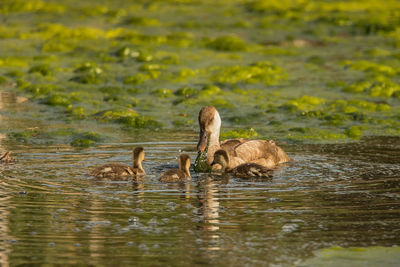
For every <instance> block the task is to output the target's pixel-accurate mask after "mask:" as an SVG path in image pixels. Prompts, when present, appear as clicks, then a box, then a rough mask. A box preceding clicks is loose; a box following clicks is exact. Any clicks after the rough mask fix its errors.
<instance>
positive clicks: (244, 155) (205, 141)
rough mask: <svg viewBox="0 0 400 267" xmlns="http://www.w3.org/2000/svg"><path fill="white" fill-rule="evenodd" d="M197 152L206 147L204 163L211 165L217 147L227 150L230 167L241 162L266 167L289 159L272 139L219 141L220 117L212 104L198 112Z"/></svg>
mask: <svg viewBox="0 0 400 267" xmlns="http://www.w3.org/2000/svg"><path fill="white" fill-rule="evenodd" d="M198 119H199V126H200V137H199V142H198V144H197V150H198V151H199V153H202V151H204V150H206V148H207V159H206V163H207V164H208V165H211V163H212V162H213V159H214V153H215V152H216V151H217V150H219V149H224V150H225V151H227V152H228V154H229V156H230V158H231V161H230V166H229V167H230V168H234V167H236V166H238V165H240V164H243V163H257V164H259V165H262V166H264V167H267V168H271V167H274V166H275V165H277V164H279V163H284V162H288V161H290V158H289V156H288V155H287V154H286V153H285V152H284V151H283V150H282V148H280V147H279V146H277V145H276V144H275V142H274V141H272V140H245V139H242V138H240V139H232V140H225V141H222V142H221V143H220V142H219V133H220V128H221V118H220V116H219V113H218V111H217V110H216V109H215V107H213V106H206V107H203V108H202V109H201V110H200V112H199V118H198Z"/></svg>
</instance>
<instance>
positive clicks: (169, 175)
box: [160, 169, 186, 183]
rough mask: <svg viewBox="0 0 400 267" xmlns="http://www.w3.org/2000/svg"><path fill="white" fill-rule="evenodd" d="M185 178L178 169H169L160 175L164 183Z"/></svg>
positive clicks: (175, 181)
mask: <svg viewBox="0 0 400 267" xmlns="http://www.w3.org/2000/svg"><path fill="white" fill-rule="evenodd" d="M185 178H186V175H185V173H184V172H183V171H181V170H179V169H171V170H168V171H166V172H164V173H163V174H162V175H161V177H160V181H161V182H166V183H177V182H181V181H183V180H184V179H185Z"/></svg>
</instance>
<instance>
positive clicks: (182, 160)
mask: <svg viewBox="0 0 400 267" xmlns="http://www.w3.org/2000/svg"><path fill="white" fill-rule="evenodd" d="M178 163H179V169H180V170H182V171H184V172H185V173H187V174H188V175H189V176H190V171H189V168H190V156H189V155H188V154H181V155H180V156H179V161H178Z"/></svg>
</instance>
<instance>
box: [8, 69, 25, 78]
mask: <svg viewBox="0 0 400 267" xmlns="http://www.w3.org/2000/svg"><path fill="white" fill-rule="evenodd" d="M6 75H7V76H9V77H12V78H20V77H23V76H24V75H25V73H23V72H22V71H20V70H13V71H10V72H7V73H6Z"/></svg>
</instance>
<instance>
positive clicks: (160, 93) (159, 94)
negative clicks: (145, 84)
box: [151, 88, 172, 98]
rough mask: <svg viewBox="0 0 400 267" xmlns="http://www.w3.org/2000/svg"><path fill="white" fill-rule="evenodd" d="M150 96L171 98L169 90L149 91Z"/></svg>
mask: <svg viewBox="0 0 400 267" xmlns="http://www.w3.org/2000/svg"><path fill="white" fill-rule="evenodd" d="M151 94H152V95H156V96H157V97H162V98H168V97H171V96H172V91H171V90H170V89H165V88H160V89H155V90H153V91H151Z"/></svg>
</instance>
